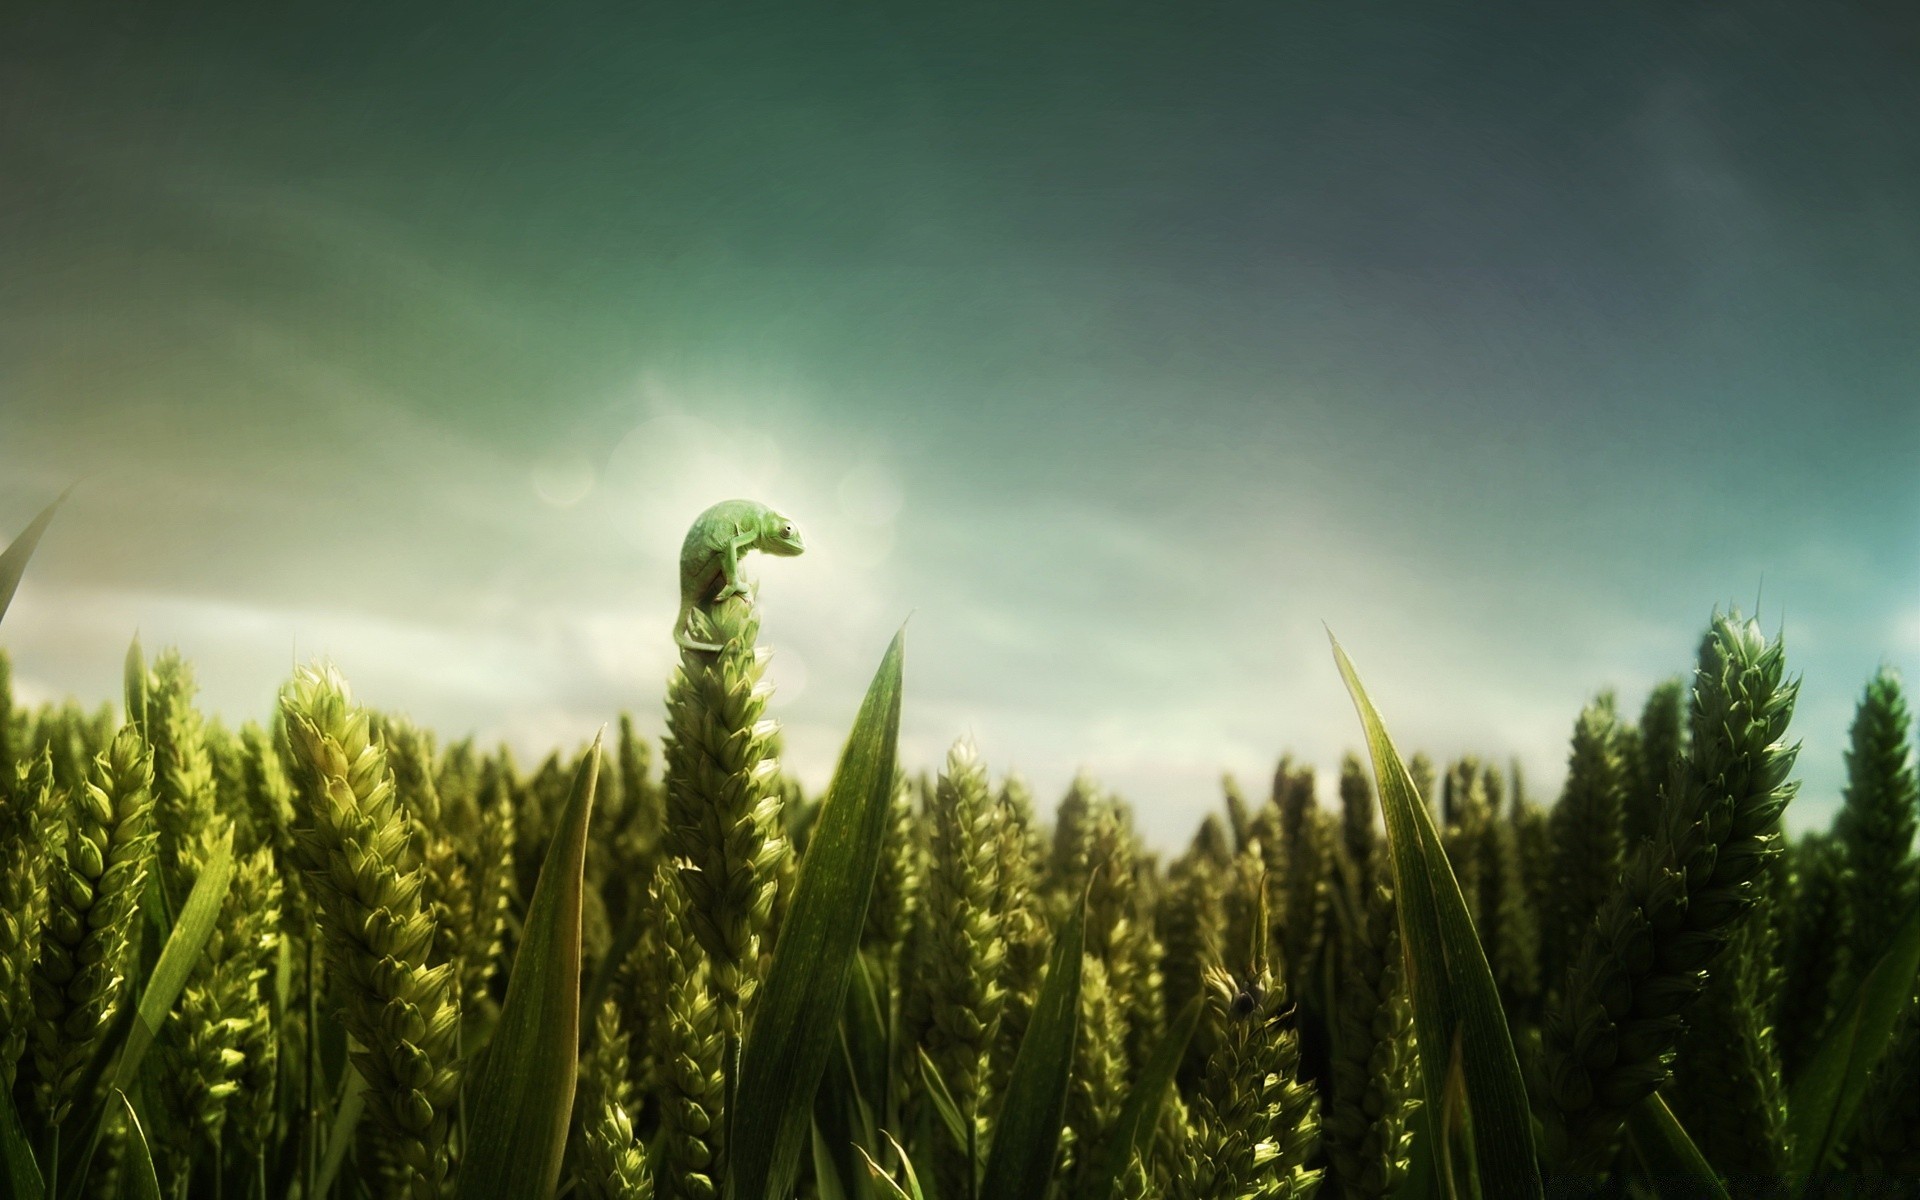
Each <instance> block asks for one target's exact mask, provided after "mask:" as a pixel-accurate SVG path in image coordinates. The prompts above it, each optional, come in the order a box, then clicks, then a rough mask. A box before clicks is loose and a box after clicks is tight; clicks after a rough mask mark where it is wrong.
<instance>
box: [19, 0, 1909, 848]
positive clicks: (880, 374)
mask: <svg viewBox="0 0 1920 1200" xmlns="http://www.w3.org/2000/svg"><path fill="white" fill-rule="evenodd" d="M402 10H404V11H402ZM1916 51H1920V19H1916V18H1915V17H1914V16H1913V14H1912V13H1910V12H1909V11H1908V10H1907V9H1906V7H1905V6H1899V5H1892V4H1871V5H1869V4H1846V5H1835V6H1816V5H1813V4H1808V3H1789V4H1779V5H1718V4H1698V3H1677V4H1660V5H1654V4H1647V5H1640V4H1623V5H1595V6H1590V9H1588V10H1581V11H1573V10H1570V9H1569V8H1568V6H1538V5H1505V4H1491V3H1489V4H1472V5H1467V4H1451V5H1435V4H1411V3H1409V4H1381V5H1350V4H1338V5H1335V4H1320V5H1316V4H1273V3H1261V4H1218V5H1204V6H1195V5H1176V4H1170V3H1169V4H1152V5H1141V4H1132V5H1118V6H1078V5H1060V4H1041V5H1032V4H1019V5H1015V4H1006V5H978V4H966V5H946V6H934V5H900V6H891V7H883V6H876V5H859V6H854V5H848V6H833V7H823V6H813V5H800V6H795V5H783V6H767V7H759V8H750V7H742V6H733V5H725V6H721V5H653V4H635V3H620V4H607V5H600V6H560V7H554V8H549V9H543V10H542V11H541V13H540V15H539V16H537V17H533V16H529V15H527V14H526V13H525V12H508V11H506V10H504V9H502V10H497V11H496V10H492V9H490V8H489V7H488V6H483V5H473V4H466V5H417V6H388V5H349V4H338V3H332V4H325V5H294V6H279V5H246V6H223V5H192V6H186V5H170V4H160V5H150V6H145V7H142V8H131V7H125V6H111V7H101V8H96V7H94V6H92V5H88V4H51V3H43V2H40V0H35V2H32V3H25V4H19V5H12V6H9V7H8V8H7V9H6V12H5V15H0V464H4V468H3V470H0V525H4V526H5V527H6V528H7V530H8V532H9V533H10V532H11V530H13V529H17V528H18V527H20V526H22V525H24V524H25V523H26V521H27V520H28V519H29V518H30V517H31V515H32V514H33V512H34V511H36V510H37V509H38V508H39V506H40V505H41V504H43V503H45V501H46V500H47V499H48V498H50V497H51V496H52V495H53V494H55V493H57V492H58V491H59V490H60V489H61V488H63V487H65V486H66V485H67V484H68V483H70V482H72V481H73V480H74V479H76V478H80V479H82V480H83V482H82V483H81V485H80V487H79V488H78V489H77V490H76V492H75V493H74V496H73V499H72V501H71V502H70V504H69V506H68V507H67V509H66V510H64V511H63V513H62V514H61V516H60V518H59V521H58V523H57V524H56V525H55V526H54V527H53V530H52V531H51V533H50V534H49V535H48V538H47V540H46V541H45V542H44V543H43V547H42V551H41V554H40V556H39V558H38V559H37V560H36V562H35V564H34V567H33V571H32V573H31V575H30V576H29V579H28V582H27V584H26V586H25V587H23V589H22V591H21V594H20V597H19V599H18V600H17V601H16V604H15V608H14V610H13V611H12V612H11V613H10V614H9V615H8V618H7V621H6V625H5V629H4V633H3V634H0V643H4V644H5V645H6V647H7V648H8V650H9V652H10V653H11V654H12V655H13V656H14V658H15V660H16V664H17V670H18V674H19V677H20V683H21V686H22V687H23V688H24V689H25V690H26V691H27V692H28V693H29V694H30V695H31V696H33V697H36V698H45V697H57V696H63V695H68V694H73V695H77V696H79V697H81V698H82V699H85V700H88V701H89V702H94V701H98V700H102V699H106V698H108V697H111V696H113V695H115V694H116V692H117V688H118V679H119V662H120V658H121V655H122V653H123V652H124V649H125V646H126V643H127V640H128V638H129V637H130V636H131V635H132V633H133V632H134V630H135V629H136V628H137V629H138V630H139V631H140V633H141V636H142V639H143V640H144V641H145V642H146V643H147V644H148V645H149V646H150V647H155V646H160V645H165V644H169V643H175V644H178V645H179V646H180V647H181V648H182V649H183V650H184V651H185V652H186V653H188V654H189V655H190V656H191V657H192V658H193V659H194V660H195V662H196V663H197V665H198V668H199V673H200V677H201V681H202V684H203V688H204V694H205V698H206V701H207V703H208V705H209V706H210V707H212V708H214V709H217V710H219V711H221V712H223V713H226V714H228V715H229V716H231V717H235V718H238V717H244V716H255V715H262V714H264V713H265V712H266V711H267V709H268V707H269V705H270V703H271V698H272V695H273V690H274V688H275V686H276V685H277V683H278V682H279V681H280V680H281V679H282V678H284V676H285V675H286V674H287V672H288V670H289V669H290V666H291V665H292V663H293V662H294V661H295V660H296V659H304V658H306V657H308V656H311V655H314V654H319V653H326V654H330V655H332V656H333V657H334V658H335V659H336V660H337V661H338V662H339V663H340V665H341V667H342V668H343V669H344V670H345V671H346V673H347V674H348V676H349V678H350V679H351V680H352V681H353V682H354V684H355V686H356V688H357V691H358V693H359V694H360V695H361V696H362V698H364V699H365V700H367V701H368V702H370V703H373V704H376V705H379V706H382V707H391V708H398V709H404V710H408V711H410V712H411V713H413V714H414V715H415V716H416V717H417V718H419V719H420V720H422V721H423V722H425V723H428V724H430V725H432V726H434V727H436V728H438V729H439V730H441V731H442V732H443V733H445V734H448V735H458V734H460V733H464V732H469V731H472V732H477V733H479V734H481V735H483V736H487V737H505V738H508V739H510V740H511V741H512V742H513V743H514V744H515V745H516V746H517V747H518V748H520V749H522V750H524V751H527V752H529V753H531V752H533V751H535V750H537V749H541V748H544V747H546V746H549V745H552V744H555V743H567V744H571V743H572V742H574V741H575V740H577V739H579V738H582V737H585V736H590V734H591V732H592V731H593V729H595V728H596V727H597V726H598V725H599V724H600V723H601V722H602V721H604V720H606V719H608V718H610V717H611V716H612V715H614V714H615V713H617V712H618V711H619V710H620V709H622V708H627V709H631V710H633V711H634V712H635V713H636V714H637V715H638V716H639V717H640V718H641V720H642V723H643V725H645V726H646V727H648V728H649V729H650V730H653V731H656V732H657V730H658V729H659V727H660V723H661V722H660V718H659V711H660V704H661V694H662V688H663V683H664V680H665V678H666V675H667V673H668V671H669V670H670V668H671V663H672V653H671V651H672V646H671V643H670V641H669V637H668V629H669V625H670V624H671V619H672V613H673V607H674V588H675V582H674V574H673V557H674V555H675V552H676V550H677V547H678V543H679V539H680V536H681V534H682V533H683V532H684V529H685V527H686V525H687V523H688V521H689V520H690V519H691V518H692V516H693V515H694V514H695V513H696V512H698V511H699V510H700V509H701V508H703V507H705V505H706V504H708V503H710V502H711V501H713V500H717V499H721V498H724V497H727V496H731V495H751V496H755V497H758V498H762V499H765V500H767V501H769V502H772V503H775V504H777V505H780V506H782V507H784V508H785V509H786V510H788V511H789V512H790V513H791V514H792V515H793V516H794V518H795V519H796V520H797V521H798V522H799V524H800V525H801V527H802V528H803V530H805V531H806V533H807V535H808V537H809V540H810V542H811V543H812V549H811V550H810V551H809V553H808V554H807V555H806V556H805V557H803V558H800V559H796V560H791V561H761V560H754V561H753V565H752V567H751V569H750V571H749V574H751V575H755V576H757V577H759V578H760V579H761V580H762V581H763V590H762V600H763V603H764V606H765V613H766V623H765V634H764V637H765V640H766V642H767V643H768V644H769V645H771V646H772V647H773V648H774V650H775V657H774V659H773V664H772V667H771V674H772V677H773V679H774V681H775V683H776V685H777V688H778V691H777V693H776V696H775V699H774V701H773V711H774V713H775V715H777V716H778V717H779V718H780V720H781V721H782V723H783V724H784V726H785V727H786V729H787V738H788V748H789V757H790V761H791V763H792V765H793V766H794V768H795V769H796V770H797V771H798V772H799V773H800V775H801V776H802V777H803V778H805V779H807V780H808V781H809V782H810V783H811V784H814V785H816V786H817V785H820V784H823V783H824V781H825V778H826V776H827V774H828V772H829V771H830V769H831V765H832V760H833V757H834V755H835V754H836V753H837V751H838V748H839V742H840V739H841V738H842V737H843V736H844V733H845V730H846V727H847V725H848V723H849V722H850V720H851V717H852V714H853V711H854V708H855V707H856V705H857V702H858V698H859V693H860V690H861V689H862V688H863V686H864V684H865V682H866V679H867V677H868V675H869V674H870V672H871V671H872V669H873V667H874V665H875V664H876V663H877V661H878V659H879V656H880V653H881V651H882V649H883V648H884V646H885V644H886V641H887V638H888V637H889V636H890V634H891V633H892V631H893V629H894V628H896V627H897V626H898V625H899V623H900V622H901V621H902V620H903V619H905V618H906V617H907V615H908V613H910V612H911V613H912V614H913V617H912V623H911V625H910V631H909V650H908V653H909V657H908V671H909V676H908V688H909V691H908V698H907V704H906V711H905V718H904V719H905V738H906V751H905V752H906V754H907V757H908V759H909V761H910V762H911V763H914V764H920V765H933V764H935V763H937V761H938V756H939V755H940V753H941V752H942V751H943V750H944V748H945V746H946V744H947V742H948V741H949V740H951V738H953V737H954V736H955V735H957V734H961V733H969V732H970V733H971V734H973V735H974V737H975V738H976V739H977V740H978V742H979V744H980V747H981V750H982V753H983V754H984V756H985V757H986V759H987V761H988V762H989V764H990V766H991V767H992V768H993V769H994V770H995V771H996V772H998V771H1002V770H1005V769H1007V768H1009V767H1012V768H1017V769H1018V770H1019V771H1021V772H1022V773H1023V774H1024V775H1026V776H1027V777H1028V779H1029V780H1030V781H1032V782H1033V783H1034V784H1035V786H1036V788H1037V789H1038V791H1039V792H1040V794H1041V795H1042V797H1043V798H1049V797H1052V796H1055V795H1057V794H1058V792H1059V791H1060V790H1061V789H1063V788H1064V786H1065V784H1066V782H1067V781H1068V779H1069V778H1070V776H1071V775H1072V773H1073V772H1074V770H1075V769H1076V768H1077V767H1081V766H1084V767H1085V768H1087V769H1088V770H1090V771H1091V772H1092V773H1093V774H1094V775H1095V776H1097V777H1098V778H1100V779H1101V780H1103V781H1104V782H1106V783H1108V784H1109V785H1111V786H1113V787H1114V788H1116V789H1117V790H1118V791H1120V792H1121V793H1122V794H1124V795H1126V796H1127V797H1129V798H1130V799H1131V800H1133V802H1134V803H1135V805H1136V807H1137V808H1138V810H1139V812H1140V815H1141V819H1142V823H1143V825H1144V826H1145V827H1146V829H1147V831H1148V833H1149V835H1150V836H1152V837H1153V838H1155V839H1156V840H1158V841H1160V842H1162V843H1163V844H1169V845H1171V844H1173V843H1174V842H1175V841H1176V839H1183V838H1184V837H1185V836H1186V834H1187V832H1188V831H1189V830H1190V829H1191V827H1192V825H1193V823H1194V822H1195V821H1196V820H1197V818H1198V816H1199V814H1200V813H1201V812H1202V811H1203V810H1205V809H1206V808H1208V807H1209V806H1211V805H1213V804H1214V803H1215V802H1216V800H1217V797H1218V775H1219V773H1220V772H1221V771H1222V770H1233V771H1235V772H1237V773H1239V774H1240V775H1241V776H1242V777H1243V778H1244V779H1246V780H1247V781H1248V782H1249V783H1250V784H1252V785H1254V786H1258V785H1259V783H1260V782H1261V781H1262V780H1263V778H1264V776H1265V775H1266V773H1267V772H1269V771H1270V770H1271V767H1272V763H1273V761H1274V759H1275V758H1277V757H1278V755H1279V754H1280V753H1281V751H1283V750H1287V749H1291V750H1293V751H1294V752H1295V753H1296V754H1297V755H1299V756H1301V757H1304V758H1306V759H1307V760H1309V761H1312V762H1314V763H1316V764H1319V765H1320V766H1321V767H1322V773H1323V780H1324V779H1325V777H1327V776H1330V774H1331V772H1332V769H1333V768H1334V766H1335V764H1336V763H1337V761H1338V758H1339V755H1340V753H1341V751H1342V750H1344V749H1346V748H1348V747H1350V746H1355V745H1357V744H1358V737H1357V730H1356V723H1355V720H1354V716H1353V712H1352V708H1351V706H1350V705H1349V703H1348V701H1347V699H1346V696H1345V694H1344V692H1343V691H1342V689H1341V687H1340V683H1339V679H1338V676H1337V674H1336V672H1335V670H1334V668H1333V664H1332V660H1331V657H1330V656H1329V654H1328V651H1327V642H1326V631H1325V629H1324V628H1323V625H1322V623H1323V622H1324V623H1325V625H1326V626H1330V627H1331V628H1332V629H1333V630H1334V632H1336V633H1337V634H1338V635H1339V636H1340V638H1341V639H1342V642H1343V643H1344V644H1345V645H1346V646H1347V648H1348V650H1349V651H1350V653H1351V654H1352V655H1353V657H1354V659H1355V660H1356V663H1357V664H1358V666H1359V667H1360V669H1361V671H1362V673H1363V675H1364V677H1365V678H1366V679H1367V681H1368V683H1369V686H1370V687H1371V689H1372V690H1373V692H1374V695H1375V698H1376V700H1377V702H1378V703H1379V705H1380V707H1381V709H1382V711H1383V713H1384V715H1385V716H1386V717H1387V719H1388V721H1389V723H1390V725H1391V727H1392V728H1393V730H1394V733H1395V735H1396V737H1397V740H1398V741H1399V742H1400V743H1401V745H1402V747H1403V748H1406V749H1409V750H1411V749H1413V748H1416V747H1420V748H1425V749H1427V750H1428V751H1429V752H1431V753H1433V754H1434V755H1435V756H1436V757H1446V756H1451V755H1454V754H1458V753H1461V752H1464V751H1473V752H1477V753H1480V754H1483V755H1487V756H1491V757H1495V758H1499V759H1505V758H1507V757H1509V756H1517V757H1518V758H1519V759H1520V760H1521V761H1522V763H1523V764H1524V765H1525V767H1526V768H1527V771H1528V774H1529V779H1530V782H1531V783H1532V785H1533V790H1534V792H1535V794H1536V795H1538V796H1540V797H1542V798H1548V797H1550V796H1551V795H1552V794H1553V793H1554V791H1555V789H1557V787H1558V784H1559V780H1560V778H1561V775H1562V773H1563V770H1564V762H1565V756H1566V741H1567V737H1568V735H1569V732H1570V730H1571V727H1572V723H1573V719H1574V717H1575V715H1576V713H1577V712H1578V710H1579V707H1580V705H1581V704H1582V702H1583V701H1584V700H1585V699H1586V698H1588V697H1589V696H1590V695H1592V694H1593V693H1594V692H1595V691H1597V690H1599V689H1601V688H1604V687H1612V688H1615V689H1617V690H1618V691H1619V692H1620V694H1621V698H1622V703H1623V705H1624V706H1625V707H1627V708H1628V709H1629V710H1631V711H1637V709H1638V706H1639V704H1640V701H1641V699H1642V698H1643V696H1644V694H1645V692H1646V690H1647V688H1648V687H1650V686H1651V685H1652V684H1653V683H1654V682H1655V681H1656V680H1658V679H1659V678H1661V677H1663V676H1665V675H1667V674H1671V673H1673V672H1675V671H1678V670H1681V669H1683V668H1684V667H1686V666H1687V665H1688V664H1689V662H1690V658H1691V654H1692V650H1693V647H1694V645H1695V643H1696V641H1697V639H1698V636H1699V632H1700V630H1701V629H1702V628H1703V626H1704V624H1705V622H1706V620H1707V618H1708V616H1709V614H1710V613H1711V611H1712V609H1713V608H1714V606H1715V604H1716V603H1720V604H1727V603H1738V604H1740V605H1741V606H1742V607H1744V608H1748V609H1751V607H1752V605H1753V603H1754V598H1755V596H1756V594H1759V595H1760V597H1761V601H1762V616H1763V619H1764V620H1765V622H1766V623H1767V625H1768V626H1769V628H1782V629H1784V631H1785V634H1786V637H1787V642H1788V654H1789V661H1790V663H1791V664H1792V666H1793V668H1794V669H1796V670H1798V671H1799V672H1800V673H1801V674H1802V675H1803V678H1804V686H1803V692H1802V699H1801V703H1800V708H1799V712H1798V715H1797V716H1796V719H1795V731H1796V733H1797V734H1798V735H1799V736H1800V737H1801V738H1802V739H1803V740H1804V742H1805V750H1804V752H1803V756H1802V759H1801V770H1800V775H1801V778H1802V779H1803V780H1804V786H1805V791H1804V793H1803V797H1802V799H1801V800H1800V801H1799V802H1797V803H1796V806H1795V810H1794V814H1793V823H1794V824H1795V825H1796V826H1798V827H1802V828H1804V827H1807V826H1809V825H1813V824H1824V822H1825V820H1826V819H1827V817H1828V816H1829V815H1830V813H1831V811H1832V807H1833V805H1834V804H1835V803H1836V802H1837V798H1838V793H1839V788H1840V784H1841V781H1842V777H1843V776H1842V763H1841V751H1842V748H1843V746H1844V743H1845V737H1846V730H1847V725H1848V722H1849V720H1850V719H1851V712H1852V706H1853V703H1854V701H1855V699H1856V697H1857V696H1858V694H1859V691H1860V688H1861V686H1862V685H1863V684H1864V682H1865V681H1866V679H1867V677H1868V676H1869V675H1870V674H1871V673H1872V672H1873V670H1874V669H1875V668H1876V667H1877V666H1878V665H1879V664H1881V663H1883V662H1885V663H1891V664H1893V665H1895V666H1898V667H1901V668H1903V669H1905V670H1906V671H1907V672H1908V674H1909V675H1913V674H1914V672H1915V671H1916V670H1920V553H1917V551H1920V340H1917V339H1916V337H1915V332H1916V330H1920V215H1917V214H1920V139H1917V138H1916V137H1915V136H1914V130H1915V129H1916V128H1920V73H1916V72H1914V71H1913V70H1912V69H1911V64H1912V63H1913V62H1914V61H1915V54H1916ZM1328 790H1330V784H1329V785H1328Z"/></svg>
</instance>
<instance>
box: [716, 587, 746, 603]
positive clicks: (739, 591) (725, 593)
mask: <svg viewBox="0 0 1920 1200" xmlns="http://www.w3.org/2000/svg"><path fill="white" fill-rule="evenodd" d="M732 596H738V597H740V598H741V599H742V600H745V601H746V602H747V603H749V604H751V603H753V596H752V594H751V593H749V592H748V591H747V586H746V585H745V584H741V585H740V586H739V587H734V586H732V585H728V586H727V587H723V588H721V589H720V591H719V593H718V594H717V595H715V596H714V598H713V601H712V602H713V603H715V604H718V603H720V602H721V601H722V600H725V599H728V598H729V597H732Z"/></svg>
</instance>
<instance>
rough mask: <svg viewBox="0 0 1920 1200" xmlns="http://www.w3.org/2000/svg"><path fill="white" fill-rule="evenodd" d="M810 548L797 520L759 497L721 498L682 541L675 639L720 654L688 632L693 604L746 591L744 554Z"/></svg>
mask: <svg viewBox="0 0 1920 1200" xmlns="http://www.w3.org/2000/svg"><path fill="white" fill-rule="evenodd" d="M805 549H806V544H805V543H804V542H802V541H801V540H800V531H799V530H798V529H795V528H794V527H793V522H792V521H790V520H788V519H787V518H786V517H783V516H781V515H780V514H779V513H777V512H775V511H773V510H772V509H771V508H768V507H767V506H766V505H764V504H761V503H760V502H759V501H757V500H722V501H721V502H720V503H718V504H716V505H714V506H713V507H712V508H709V509H708V510H707V511H705V512H703V513H701V514H700V515H699V516H697V517H695V518H694V519H693V526H692V528H690V529H688V530H687V540H686V541H684V542H682V543H681V544H680V613H679V615H678V616H676V617H675V618H674V620H673V640H674V641H676V642H678V643H680V645H682V646H684V647H686V648H687V649H689V650H707V651H715V652H717V651H718V650H719V649H720V647H718V646H716V645H713V644H712V643H711V642H701V641H696V640H694V638H693V637H692V635H690V634H689V633H687V618H688V617H689V616H691V615H692V614H693V610H694V607H695V606H696V605H698V606H700V607H703V608H704V607H706V606H708V605H712V604H718V603H719V602H720V601H722V600H725V599H726V598H727V597H729V596H745V595H746V594H747V587H746V585H745V584H744V583H741V582H740V556H741V555H742V554H745V553H746V552H747V551H749V550H759V551H761V552H762V553H765V554H772V555H777V556H778V557H780V558H792V557H793V556H794V555H796V554H799V553H800V552H801V551H803V550H805ZM722 585H724V586H722ZM716 587H718V588H719V590H718V591H716V590H715V588H716Z"/></svg>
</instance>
